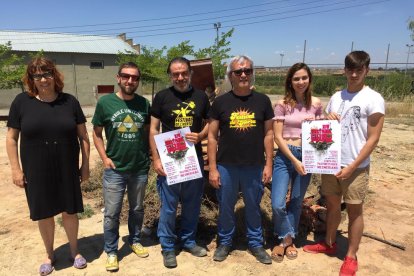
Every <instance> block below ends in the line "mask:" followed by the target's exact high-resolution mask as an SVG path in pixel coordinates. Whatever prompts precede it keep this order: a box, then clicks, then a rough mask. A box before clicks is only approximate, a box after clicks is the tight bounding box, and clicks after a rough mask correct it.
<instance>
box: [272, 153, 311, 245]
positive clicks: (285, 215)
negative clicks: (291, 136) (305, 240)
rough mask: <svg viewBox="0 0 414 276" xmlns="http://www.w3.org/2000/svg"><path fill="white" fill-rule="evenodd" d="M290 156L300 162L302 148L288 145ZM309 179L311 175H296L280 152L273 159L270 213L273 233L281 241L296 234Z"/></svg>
mask: <svg viewBox="0 0 414 276" xmlns="http://www.w3.org/2000/svg"><path fill="white" fill-rule="evenodd" d="M288 147H289V150H290V151H291V152H292V154H293V155H294V156H295V157H296V158H297V159H298V160H300V161H302V148H301V147H296V146H292V145H288ZM310 179H311V174H310V173H308V174H306V175H304V176H301V175H300V174H298V172H297V171H296V170H295V167H294V166H293V164H292V162H291V161H290V160H289V158H287V157H286V156H285V155H284V154H283V153H282V152H281V151H280V150H278V151H277V153H276V157H275V159H274V166H273V178H272V211H273V224H274V232H275V234H277V235H278V236H279V238H281V239H283V238H285V237H286V236H288V235H290V236H291V237H292V238H294V237H295V235H297V233H298V227H299V219H300V214H301V212H302V201H303V197H304V196H305V193H306V190H307V189H308V185H309V182H310ZM289 182H291V185H292V188H291V198H290V202H289V206H288V208H286V194H287V192H288V186H289Z"/></svg>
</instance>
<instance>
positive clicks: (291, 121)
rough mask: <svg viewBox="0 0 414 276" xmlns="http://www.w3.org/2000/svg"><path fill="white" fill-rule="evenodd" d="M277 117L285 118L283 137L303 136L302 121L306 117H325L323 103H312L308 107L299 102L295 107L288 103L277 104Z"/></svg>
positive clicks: (275, 118) (276, 118)
mask: <svg viewBox="0 0 414 276" xmlns="http://www.w3.org/2000/svg"><path fill="white" fill-rule="evenodd" d="M274 112H275V117H273V120H283V121H284V123H283V133H282V136H283V138H301V136H302V133H301V132H302V121H304V120H306V119H321V118H323V113H322V105H321V104H319V105H317V106H314V105H311V107H310V108H309V109H306V107H304V106H303V105H302V104H299V103H297V104H296V106H295V108H292V107H291V106H290V105H286V104H280V103H278V104H276V105H275V108H274Z"/></svg>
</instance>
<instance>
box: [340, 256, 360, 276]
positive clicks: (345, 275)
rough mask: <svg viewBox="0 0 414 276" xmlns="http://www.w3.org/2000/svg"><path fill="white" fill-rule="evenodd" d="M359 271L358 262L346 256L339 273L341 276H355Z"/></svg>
mask: <svg viewBox="0 0 414 276" xmlns="http://www.w3.org/2000/svg"><path fill="white" fill-rule="evenodd" d="M357 270H358V261H357V260H356V259H353V258H351V257H348V256H345V259H344V263H343V264H342V266H341V270H340V271H339V276H355V275H356V272H357Z"/></svg>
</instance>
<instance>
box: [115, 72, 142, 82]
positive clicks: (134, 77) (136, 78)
mask: <svg viewBox="0 0 414 276" xmlns="http://www.w3.org/2000/svg"><path fill="white" fill-rule="evenodd" d="M118 76H119V77H120V78H121V79H122V80H123V81H129V80H130V79H131V81H133V82H136V81H139V78H140V77H141V76H137V75H130V74H126V73H120V74H119V75H118Z"/></svg>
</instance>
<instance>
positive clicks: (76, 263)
mask: <svg viewBox="0 0 414 276" xmlns="http://www.w3.org/2000/svg"><path fill="white" fill-rule="evenodd" d="M87 265H88V263H87V262H86V259H85V258H84V257H83V256H79V257H77V258H75V259H74V260H73V267H74V268H77V269H82V268H85V267H86V266H87Z"/></svg>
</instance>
